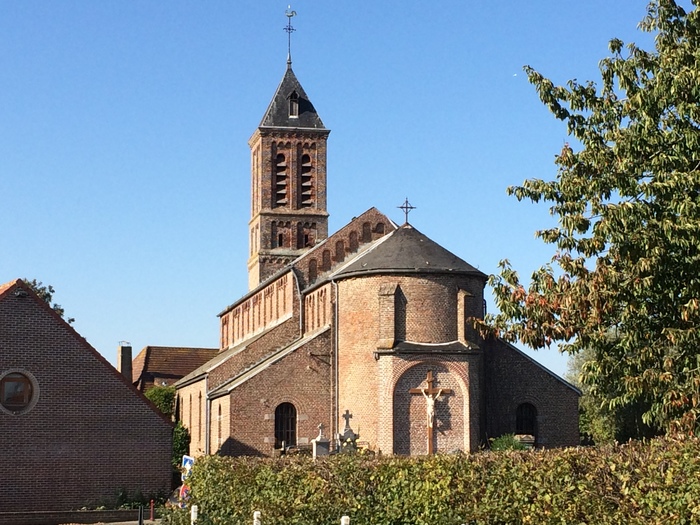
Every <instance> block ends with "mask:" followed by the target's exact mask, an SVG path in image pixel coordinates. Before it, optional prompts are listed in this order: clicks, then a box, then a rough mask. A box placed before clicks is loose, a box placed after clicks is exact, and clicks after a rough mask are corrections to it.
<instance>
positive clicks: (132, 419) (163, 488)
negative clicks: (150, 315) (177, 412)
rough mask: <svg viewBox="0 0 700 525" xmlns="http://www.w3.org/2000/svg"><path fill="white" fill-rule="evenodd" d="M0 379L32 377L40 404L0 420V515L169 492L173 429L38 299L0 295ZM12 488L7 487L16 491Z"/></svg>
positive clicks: (69, 507) (0, 416)
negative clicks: (122, 494) (16, 374)
mask: <svg viewBox="0 0 700 525" xmlns="http://www.w3.org/2000/svg"><path fill="white" fill-rule="evenodd" d="M0 327H1V328H0V373H2V372H3V371H6V370H9V369H14V368H17V369H21V370H26V371H27V372H29V373H31V374H32V375H33V376H34V378H35V379H36V382H37V386H38V389H39V393H38V396H39V398H38V402H37V403H36V405H35V406H34V408H33V409H31V410H30V411H29V412H27V413H23V414H20V415H11V414H8V413H5V412H0V427H2V429H3V432H2V433H0V449H1V450H3V454H4V460H3V461H2V462H1V463H0V479H3V480H5V483H6V484H9V485H11V487H12V488H11V490H9V489H8V490H3V491H0V509H2V510H3V511H20V510H26V509H42V510H68V509H74V508H80V507H82V506H91V505H93V506H96V505H101V504H109V502H114V500H115V498H116V496H117V492H118V491H119V490H120V489H124V490H127V491H129V493H131V494H135V493H136V492H140V493H142V494H145V495H148V494H155V493H157V492H161V493H167V491H169V489H170V483H171V465H170V457H171V444H172V425H171V424H170V423H169V422H168V421H167V420H166V419H165V418H164V417H163V416H162V415H160V414H159V413H157V411H156V410H155V408H154V407H153V405H151V404H150V403H149V402H148V401H147V400H146V399H144V398H143V397H142V396H141V395H140V394H139V393H138V392H137V391H136V389H135V388H134V387H133V386H132V385H129V384H128V383H127V382H126V381H125V380H124V378H123V377H122V376H121V375H120V374H119V373H118V372H117V371H116V370H115V369H114V368H113V367H112V366H111V365H110V364H109V363H107V361H105V360H104V358H103V357H102V356H100V355H99V354H98V353H97V352H96V351H95V350H94V349H92V348H91V347H90V346H89V345H88V344H87V342H86V341H85V340H84V339H83V338H81V337H80V336H79V335H78V334H77V333H76V332H75V331H74V330H73V329H72V328H71V327H70V326H69V325H68V324H66V323H65V322H64V321H63V320H62V319H60V318H59V317H58V316H57V315H56V314H55V313H54V312H53V311H52V310H50V308H48V306H47V305H45V304H44V303H43V302H42V301H41V300H40V299H38V298H37V297H36V296H34V295H33V294H32V293H31V292H29V295H26V296H24V297H18V296H16V295H15V294H14V293H13V292H12V290H11V291H10V292H9V293H6V294H4V295H3V296H2V297H0ZM9 485H8V486H9Z"/></svg>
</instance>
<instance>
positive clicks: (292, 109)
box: [289, 91, 299, 117]
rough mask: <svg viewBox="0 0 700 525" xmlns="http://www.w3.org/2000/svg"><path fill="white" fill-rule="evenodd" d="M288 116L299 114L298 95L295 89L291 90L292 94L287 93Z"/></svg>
mask: <svg viewBox="0 0 700 525" xmlns="http://www.w3.org/2000/svg"><path fill="white" fill-rule="evenodd" d="M289 116H290V117H298V116H299V95H298V94H297V92H296V91H292V94H291V95H289Z"/></svg>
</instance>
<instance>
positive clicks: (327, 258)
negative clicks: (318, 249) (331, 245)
mask: <svg viewBox="0 0 700 525" xmlns="http://www.w3.org/2000/svg"><path fill="white" fill-rule="evenodd" d="M321 269H322V270H323V271H324V272H327V271H328V270H330V269H331V252H330V251H329V250H323V254H322V256H321Z"/></svg>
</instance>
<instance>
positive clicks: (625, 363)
mask: <svg viewBox="0 0 700 525" xmlns="http://www.w3.org/2000/svg"><path fill="white" fill-rule="evenodd" d="M693 4H694V5H696V6H697V4H698V0H693ZM639 27H640V29H641V30H643V31H646V32H650V33H653V34H654V35H655V44H654V48H653V49H652V50H650V51H645V50H643V49H641V48H639V47H637V46H635V45H634V44H629V45H627V46H626V47H625V46H624V44H623V42H622V41H620V40H618V39H613V40H611V41H610V46H609V47H610V52H611V54H612V56H610V57H608V58H605V59H604V60H602V61H601V63H600V71H601V75H602V84H601V85H600V87H598V86H597V85H596V84H595V83H593V82H588V83H585V84H580V83H578V82H577V81H576V80H571V81H569V82H568V84H567V85H566V86H555V85H554V84H553V83H552V82H551V81H550V80H548V79H547V78H545V77H543V76H542V75H541V74H539V73H538V72H536V71H535V70H534V69H532V68H530V67H526V68H525V70H526V72H527V74H528V77H529V80H530V82H531V83H532V84H534V86H535V88H536V90H537V92H538V94H539V97H540V99H541V100H542V102H543V103H544V104H545V105H546V106H547V107H548V108H549V109H550V111H551V112H552V113H553V114H554V116H555V117H556V118H557V119H559V120H561V121H563V122H565V123H566V124H567V129H568V132H569V134H570V135H571V136H572V137H573V138H574V139H575V141H576V146H575V147H576V150H574V148H573V147H572V146H569V145H568V144H567V145H565V146H564V147H563V149H562V151H561V152H560V153H559V155H558V156H557V157H556V161H555V162H556V165H557V167H558V173H557V175H556V177H555V179H554V180H549V181H544V180H537V179H533V180H527V181H525V182H524V183H523V185H522V186H516V187H511V188H509V189H508V192H509V194H512V195H515V197H516V198H517V199H518V200H523V199H526V200H528V199H529V200H531V201H534V202H539V201H545V202H548V203H550V205H551V207H550V211H551V213H552V215H554V216H555V217H556V218H557V221H558V225H557V226H556V227H554V228H550V229H545V230H541V231H539V232H537V235H538V237H539V238H541V239H542V240H543V241H544V242H545V243H549V244H553V245H554V246H555V247H556V250H555V254H554V255H553V257H552V259H551V261H550V262H549V264H545V265H544V266H543V267H541V268H540V269H539V270H537V271H536V272H535V273H534V274H533V276H532V281H531V283H530V284H529V285H528V287H527V288H526V287H525V286H524V285H523V284H521V282H520V280H519V277H518V275H517V273H516V272H515V271H514V270H513V269H512V268H511V266H510V264H509V263H508V261H503V262H502V263H501V270H500V274H499V275H498V276H494V277H492V279H491V284H492V285H493V287H494V293H495V297H496V302H497V305H498V307H499V309H500V312H501V313H500V314H498V315H495V316H489V317H488V318H487V319H486V324H482V325H481V327H482V328H484V329H488V328H490V329H491V330H492V331H495V332H496V333H498V334H499V335H501V336H502V337H505V338H506V339H508V340H511V341H512V340H516V339H520V340H521V341H523V342H524V343H526V344H528V345H529V346H531V347H533V348H542V347H545V346H549V345H550V344H551V343H553V342H559V343H560V346H559V348H560V350H562V351H564V352H569V353H571V354H576V353H578V352H580V351H582V350H583V349H586V348H589V349H590V352H591V353H592V356H593V358H592V359H590V360H587V361H586V362H585V363H584V364H583V366H582V369H581V376H582V380H583V382H584V384H586V385H588V386H589V387H590V392H591V393H593V395H595V396H601V397H603V398H605V399H607V400H608V405H609V407H610V409H617V408H618V407H623V406H630V405H632V404H634V403H638V402H648V403H649V407H648V410H646V412H645V413H644V416H643V420H644V422H645V423H647V424H651V425H659V426H662V427H663V428H665V429H666V430H672V431H690V430H693V429H695V428H696V427H697V423H698V415H700V333H699V332H698V329H699V327H700V271H699V269H700V241H699V239H700V172H699V171H698V169H699V168H700V16H699V13H698V10H697V9H694V10H693V11H691V12H686V11H685V10H684V9H683V8H682V7H681V6H679V5H678V4H676V2H675V1H673V0H653V1H651V3H650V4H649V5H648V8H647V15H646V17H645V18H644V20H642V22H641V23H640V25H639ZM477 324H478V323H477ZM611 332H612V333H613V334H614V335H615V337H612V338H611V337H609V334H610V333H611Z"/></svg>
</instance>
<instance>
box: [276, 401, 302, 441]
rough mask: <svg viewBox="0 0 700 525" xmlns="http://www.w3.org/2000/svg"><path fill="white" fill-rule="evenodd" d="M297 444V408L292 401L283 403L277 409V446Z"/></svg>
mask: <svg viewBox="0 0 700 525" xmlns="http://www.w3.org/2000/svg"><path fill="white" fill-rule="evenodd" d="M296 444H297V409H296V408H294V405H292V404H291V403H281V404H280V405H278V406H277V408H276V409H275V448H282V447H293V446H295V445H296Z"/></svg>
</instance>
